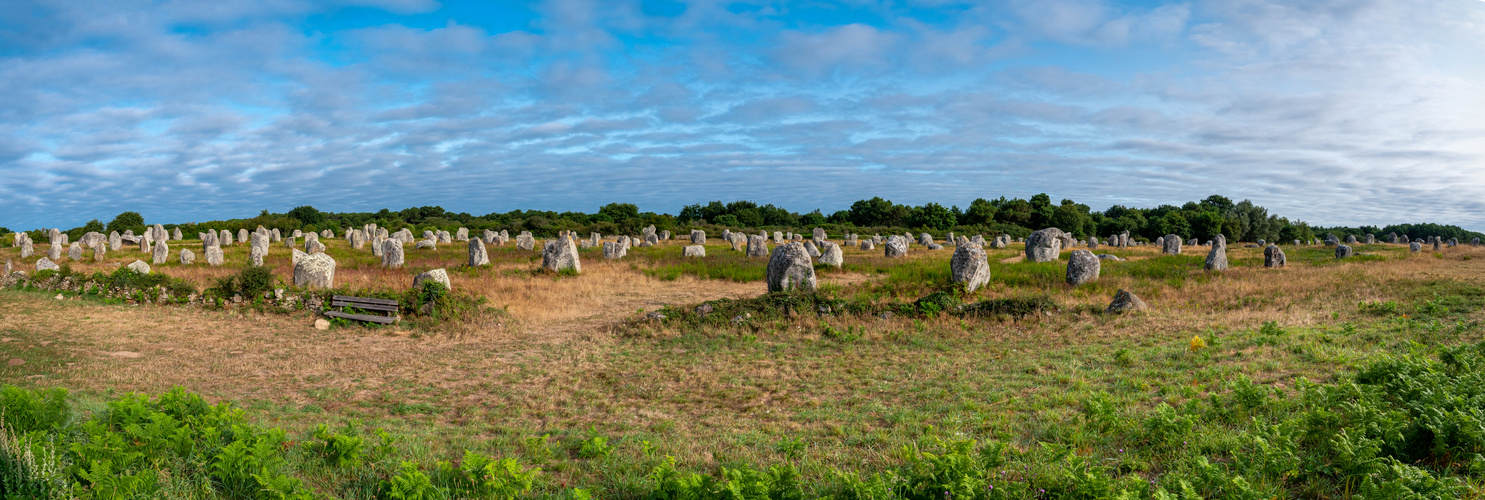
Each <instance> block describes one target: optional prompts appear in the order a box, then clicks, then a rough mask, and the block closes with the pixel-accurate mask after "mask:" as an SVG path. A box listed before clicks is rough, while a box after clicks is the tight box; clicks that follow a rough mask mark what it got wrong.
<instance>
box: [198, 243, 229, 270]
mask: <svg viewBox="0 0 1485 500" xmlns="http://www.w3.org/2000/svg"><path fill="white" fill-rule="evenodd" d="M202 254H204V255H205V256H206V264H207V265H209V266H212V267H216V266H220V265H222V262H223V261H224V260H226V256H225V255H224V254H222V247H219V246H209V247H206V249H205V250H203V251H202Z"/></svg>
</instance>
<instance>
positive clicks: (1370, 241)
mask: <svg viewBox="0 0 1485 500" xmlns="http://www.w3.org/2000/svg"><path fill="white" fill-rule="evenodd" d="M1365 241H1366V244H1368V245H1375V244H1376V243H1377V237H1376V235H1373V234H1372V233H1366V240H1365Z"/></svg>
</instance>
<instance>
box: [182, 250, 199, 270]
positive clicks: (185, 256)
mask: <svg viewBox="0 0 1485 500" xmlns="http://www.w3.org/2000/svg"><path fill="white" fill-rule="evenodd" d="M180 263H181V264H183V265H187V266H189V265H191V264H195V263H196V254H195V253H194V252H192V251H191V249H189V248H182V249H180Z"/></svg>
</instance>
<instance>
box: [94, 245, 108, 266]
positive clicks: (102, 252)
mask: <svg viewBox="0 0 1485 500" xmlns="http://www.w3.org/2000/svg"><path fill="white" fill-rule="evenodd" d="M107 257H108V243H99V244H98V245H96V246H94V247H93V262H103V259H105V258H107Z"/></svg>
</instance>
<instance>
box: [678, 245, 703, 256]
mask: <svg viewBox="0 0 1485 500" xmlns="http://www.w3.org/2000/svg"><path fill="white" fill-rule="evenodd" d="M681 256H682V257H706V247H705V246H702V245H688V246H687V247H686V248H683V249H681Z"/></svg>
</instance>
